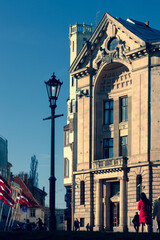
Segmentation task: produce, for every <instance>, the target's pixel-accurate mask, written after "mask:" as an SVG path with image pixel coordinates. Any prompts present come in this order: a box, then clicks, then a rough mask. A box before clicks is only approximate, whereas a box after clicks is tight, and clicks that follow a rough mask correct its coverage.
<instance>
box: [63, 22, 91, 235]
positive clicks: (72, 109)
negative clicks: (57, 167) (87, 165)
mask: <svg viewBox="0 0 160 240" xmlns="http://www.w3.org/2000/svg"><path fill="white" fill-rule="evenodd" d="M92 32H93V26H92V25H87V24H85V23H83V24H77V23H76V24H75V25H70V28H69V39H70V64H72V62H73V61H74V59H75V58H76V56H77V55H78V53H79V52H80V50H81V48H82V46H83V45H84V43H85V42H86V41H87V40H88V39H89V38H90V36H91V34H92ZM76 90H77V81H76V79H75V78H74V77H73V76H72V75H70V95H69V98H68V100H67V108H68V116H67V125H66V126H65V127H64V186H65V188H66V195H65V201H66V207H67V209H66V210H65V221H66V223H65V224H66V229H67V230H71V199H72V175H73V174H72V173H73V170H75V169H76V163H77V95H76Z"/></svg>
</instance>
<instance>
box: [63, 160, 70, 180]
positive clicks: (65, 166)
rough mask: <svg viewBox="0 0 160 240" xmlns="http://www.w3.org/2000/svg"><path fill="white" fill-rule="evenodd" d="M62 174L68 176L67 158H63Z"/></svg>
mask: <svg viewBox="0 0 160 240" xmlns="http://www.w3.org/2000/svg"><path fill="white" fill-rule="evenodd" d="M64 176H65V177H69V160H68V158H65V159H64Z"/></svg>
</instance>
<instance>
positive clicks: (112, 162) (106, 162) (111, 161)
mask: <svg viewBox="0 0 160 240" xmlns="http://www.w3.org/2000/svg"><path fill="white" fill-rule="evenodd" d="M125 165H126V158H124V157H117V158H108V159H100V160H94V162H93V169H104V168H105V169H110V168H112V169H114V168H122V167H124V166H125Z"/></svg>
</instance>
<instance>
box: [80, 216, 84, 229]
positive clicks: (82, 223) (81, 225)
mask: <svg viewBox="0 0 160 240" xmlns="http://www.w3.org/2000/svg"><path fill="white" fill-rule="evenodd" d="M80 227H84V218H80Z"/></svg>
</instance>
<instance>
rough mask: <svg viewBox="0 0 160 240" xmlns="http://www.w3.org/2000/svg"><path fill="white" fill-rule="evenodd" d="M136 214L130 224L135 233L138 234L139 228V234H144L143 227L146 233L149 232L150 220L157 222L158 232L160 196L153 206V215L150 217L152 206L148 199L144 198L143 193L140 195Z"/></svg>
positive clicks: (159, 226) (159, 225) (159, 229)
mask: <svg viewBox="0 0 160 240" xmlns="http://www.w3.org/2000/svg"><path fill="white" fill-rule="evenodd" d="M138 210H139V215H138V212H136V214H135V216H134V218H133V220H132V222H133V224H134V228H135V230H136V232H139V227H140V226H141V232H144V227H145V226H146V231H147V232H149V231H150V226H151V220H152V218H153V219H155V218H156V221H157V229H158V231H159V232H160V196H159V197H158V200H157V201H156V203H155V205H154V206H153V215H152V204H151V203H150V201H149V199H148V198H147V197H146V194H145V193H144V192H142V193H141V199H140V201H139V202H138Z"/></svg>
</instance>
